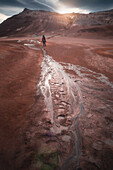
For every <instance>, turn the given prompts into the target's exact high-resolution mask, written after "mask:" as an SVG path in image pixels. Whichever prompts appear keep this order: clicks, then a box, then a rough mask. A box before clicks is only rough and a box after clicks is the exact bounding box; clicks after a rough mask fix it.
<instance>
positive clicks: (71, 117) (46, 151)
mask: <svg viewBox="0 0 113 170" xmlns="http://www.w3.org/2000/svg"><path fill="white" fill-rule="evenodd" d="M42 52H43V62H42V64H41V68H42V72H41V78H40V82H39V83H38V84H37V92H36V96H40V95H41V94H42V95H43V101H42V102H41V103H43V104H44V105H45V106H44V109H43V118H44V120H43V119H42V120H40V124H41V125H40V128H41V131H42V132H41V133H43V135H45V138H44V136H43V140H42V141H43V142H42V143H41V147H40V152H38V156H37V158H36V160H37V168H38V169H44V168H45V169H47V168H48V169H62V170H68V169H69V170H72V169H73V170H74V169H79V168H81V169H85V168H86V169H90V168H91V169H101V168H105V166H106V162H108V160H107V161H106V162H103V160H101V158H100V157H101V156H103V157H104V156H106V155H101V154H100V155H101V156H100V155H99V156H97V155H95V154H93V152H94V153H95V152H100V148H101V149H102V148H103V147H104V148H105V150H107V149H108V148H109V146H107V145H110V146H111V145H112V141H111V139H109V140H108V139H105V138H104V140H105V141H106V142H105V143H104V140H103V139H100V136H102V135H101V133H102V132H103V133H104V131H105V130H106V127H105V128H104V127H103V125H102V124H103V122H104V120H103V119H109V118H108V117H109V116H108V115H109V114H111V112H112V109H113V102H112V97H111V98H110V94H112V93H113V83H112V82H110V81H109V78H108V77H106V76H105V75H103V74H101V73H96V72H94V71H92V70H89V69H87V68H85V67H81V66H79V65H73V64H70V63H62V62H61V63H58V62H56V61H55V60H54V59H53V58H52V57H51V56H49V55H48V54H47V53H46V51H45V50H44V49H43V48H42ZM106 113H107V116H108V117H107V116H106ZM98 119H101V121H100V122H99V120H98ZM96 121H97V122H96ZM85 126H86V127H85ZM93 126H94V127H93ZM108 126H109V127H110V132H111V130H112V122H110V121H109V125H108ZM91 131H92V133H91ZM99 135H100V136H99ZM95 137H96V140H95ZM89 138H90V139H89ZM101 140H102V141H101ZM94 141H95V144H94V145H95V147H92V143H93V142H94ZM87 144H88V145H89V147H88V148H86V147H85V145H87ZM95 150H96V151H95ZM103 153H104V152H103ZM111 153H112V152H111ZM111 153H110V154H111ZM110 159H111V158H110ZM110 161H111V160H110ZM107 166H108V165H107ZM110 166H111V165H110Z"/></svg>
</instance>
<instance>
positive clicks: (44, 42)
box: [42, 35, 46, 47]
mask: <svg viewBox="0 0 113 170" xmlns="http://www.w3.org/2000/svg"><path fill="white" fill-rule="evenodd" d="M42 42H43V47H44V46H46V38H45V36H44V35H43V37H42Z"/></svg>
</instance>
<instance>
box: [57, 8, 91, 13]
mask: <svg viewBox="0 0 113 170" xmlns="http://www.w3.org/2000/svg"><path fill="white" fill-rule="evenodd" d="M58 12H59V13H60V14H67V13H73V12H74V13H84V14H88V13H89V12H90V11H88V10H82V9H79V8H61V9H59V10H58Z"/></svg>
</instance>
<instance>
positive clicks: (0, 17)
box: [0, 13, 10, 23]
mask: <svg viewBox="0 0 113 170" xmlns="http://www.w3.org/2000/svg"><path fill="white" fill-rule="evenodd" d="M9 17H10V16H7V15H4V14H1V13H0V23H2V22H3V21H4V20H6V19H7V18H9Z"/></svg>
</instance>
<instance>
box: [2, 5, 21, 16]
mask: <svg viewBox="0 0 113 170" xmlns="http://www.w3.org/2000/svg"><path fill="white" fill-rule="evenodd" d="M22 10H23V8H22V7H11V6H3V7H0V13H2V14H3V15H6V16H12V15H15V14H17V13H20V12H21V11H22Z"/></svg>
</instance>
